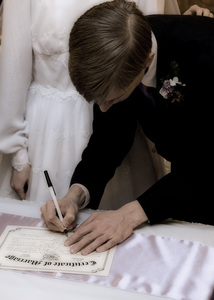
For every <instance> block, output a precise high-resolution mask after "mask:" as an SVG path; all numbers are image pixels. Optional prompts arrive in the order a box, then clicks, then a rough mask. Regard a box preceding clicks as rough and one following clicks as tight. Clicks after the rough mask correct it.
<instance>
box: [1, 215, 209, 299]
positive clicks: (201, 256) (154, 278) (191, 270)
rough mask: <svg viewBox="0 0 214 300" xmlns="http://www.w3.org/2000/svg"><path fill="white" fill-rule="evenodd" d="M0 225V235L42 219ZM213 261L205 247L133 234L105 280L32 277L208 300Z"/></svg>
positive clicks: (9, 219) (6, 220) (10, 218)
mask: <svg viewBox="0 0 214 300" xmlns="http://www.w3.org/2000/svg"><path fill="white" fill-rule="evenodd" d="M0 224H1V225H0V233H1V232H2V231H3V230H4V228H5V226H6V225H8V224H10V225H22V226H38V227H41V226H44V223H43V222H42V220H41V219H35V218H27V217H20V216H15V215H9V214H3V213H1V214H0ZM213 261H214V248H212V247H209V246H207V245H205V244H202V243H199V242H194V241H189V240H181V239H175V238H170V237H163V236H159V235H151V234H141V233H138V232H135V233H133V234H132V235H131V236H130V237H129V238H128V239H127V240H126V241H125V242H123V243H122V244H120V245H118V246H117V249H116V253H115V257H114V260H113V263H112V267H111V270H110V274H109V276H108V277H101V276H88V275H79V274H63V273H44V272H35V273H36V274H38V275H40V276H46V277H52V278H60V279H66V280H73V281H79V282H84V283H88V284H95V285H99V286H105V287H110V288H119V289H122V290H127V291H133V292H138V293H142V294H149V295H153V296H162V297H168V298H170V299H176V300H210V297H211V294H212V290H213V288H214V276H213V275H214V264H213Z"/></svg>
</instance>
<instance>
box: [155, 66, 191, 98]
mask: <svg viewBox="0 0 214 300" xmlns="http://www.w3.org/2000/svg"><path fill="white" fill-rule="evenodd" d="M161 82H162V83H163V85H162V87H161V88H160V90H159V93H160V94H161V96H162V97H163V98H164V99H167V100H168V102H169V103H172V104H179V103H180V102H181V101H182V100H183V99H184V88H185V86H186V84H185V83H182V82H181V81H180V80H179V67H178V64H177V62H176V61H172V62H171V64H170V72H169V73H168V74H167V76H165V77H164V78H162V79H161Z"/></svg>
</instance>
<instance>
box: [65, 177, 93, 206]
mask: <svg viewBox="0 0 214 300" xmlns="http://www.w3.org/2000/svg"><path fill="white" fill-rule="evenodd" d="M74 187H79V189H78V193H79V195H78V198H79V199H80V201H79V203H78V208H79V209H83V208H85V207H86V206H87V205H88V203H89V201H90V194H89V191H88V189H87V188H86V187H85V186H84V185H82V184H80V183H74V184H72V185H71V187H70V189H71V188H74ZM76 191H77V189H76Z"/></svg>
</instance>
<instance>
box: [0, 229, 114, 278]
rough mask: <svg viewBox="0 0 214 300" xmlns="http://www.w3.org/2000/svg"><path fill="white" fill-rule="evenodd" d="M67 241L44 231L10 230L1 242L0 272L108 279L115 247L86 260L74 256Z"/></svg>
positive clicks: (58, 235) (90, 256)
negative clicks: (47, 273) (8, 270)
mask: <svg viewBox="0 0 214 300" xmlns="http://www.w3.org/2000/svg"><path fill="white" fill-rule="evenodd" d="M69 234H72V233H69ZM66 239H67V236H66V235H65V234H63V233H57V232H52V231H49V230H48V229H45V228H38V227H28V226H7V227H6V228H5V230H4V232H3V233H2V235H1V238H0V268H4V269H16V270H23V271H26V270H30V271H44V272H62V273H74V274H86V275H99V276H108V274H109V271H110V267H111V264H112V261H113V258H114V253H115V247H114V248H112V249H110V250H108V251H105V252H102V253H97V252H95V251H94V252H92V253H91V254H88V255H86V256H83V255H81V253H77V254H71V253H70V247H65V246H64V241H65V240H66Z"/></svg>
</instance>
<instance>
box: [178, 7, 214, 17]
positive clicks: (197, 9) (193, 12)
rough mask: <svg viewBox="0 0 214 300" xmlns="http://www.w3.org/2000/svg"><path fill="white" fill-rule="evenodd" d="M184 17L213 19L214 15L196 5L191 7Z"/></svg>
mask: <svg viewBox="0 0 214 300" xmlns="http://www.w3.org/2000/svg"><path fill="white" fill-rule="evenodd" d="M184 15H197V16H204V17H210V18H213V13H212V12H211V11H210V10H209V9H208V8H205V7H200V6H198V5H196V4H194V5H192V6H190V7H189V8H188V9H187V10H186V11H185V12H184Z"/></svg>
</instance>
